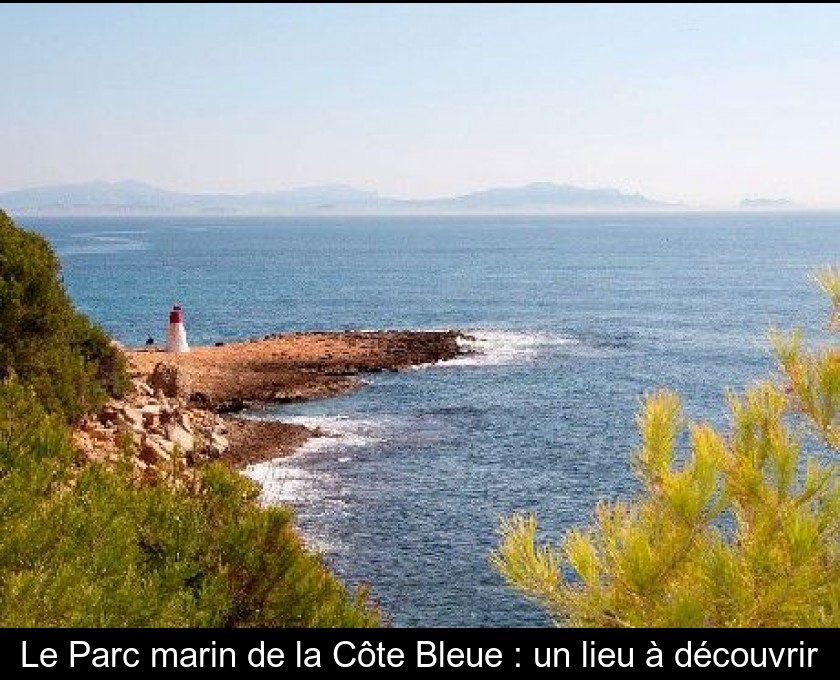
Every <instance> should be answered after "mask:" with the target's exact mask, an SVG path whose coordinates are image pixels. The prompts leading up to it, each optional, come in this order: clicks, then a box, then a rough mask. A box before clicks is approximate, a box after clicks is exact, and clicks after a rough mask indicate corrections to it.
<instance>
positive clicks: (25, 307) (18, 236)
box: [0, 210, 128, 421]
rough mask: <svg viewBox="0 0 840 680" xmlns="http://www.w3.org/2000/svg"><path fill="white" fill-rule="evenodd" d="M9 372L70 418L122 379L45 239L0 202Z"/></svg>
mask: <svg viewBox="0 0 840 680" xmlns="http://www.w3.org/2000/svg"><path fill="white" fill-rule="evenodd" d="M10 376H16V377H17V378H19V379H20V380H22V381H24V382H26V383H27V384H29V385H31V386H32V387H33V388H34V389H35V392H36V394H37V396H38V398H39V400H40V401H41V403H42V404H43V406H44V407H45V408H46V410H47V411H49V412H52V413H59V414H61V415H62V417H64V419H65V420H68V421H72V420H76V419H78V418H80V417H81V416H83V415H85V414H87V413H89V412H92V411H95V410H96V409H97V408H99V407H100V406H101V405H102V404H103V403H104V401H105V399H106V398H107V396H108V395H109V394H111V395H118V394H119V393H121V392H122V391H123V390H125V389H126V387H127V386H128V376H127V374H126V371H125V361H124V358H123V356H122V354H121V353H120V352H119V351H118V350H117V349H116V348H115V347H114V346H113V344H112V343H111V341H110V339H109V338H108V336H107V335H106V334H105V332H104V331H103V330H102V329H101V328H99V327H98V326H96V325H94V324H92V323H91V322H90V320H89V319H88V318H87V317H86V316H85V315H84V314H81V313H80V312H78V311H77V310H76V309H75V308H74V307H73V303H72V301H71V300H70V298H69V296H68V295H67V292H66V291H65V290H64V286H63V284H62V281H61V269H60V266H59V262H58V258H57V257H56V256H55V253H53V251H52V248H50V245H49V243H48V242H47V241H46V239H44V238H43V237H42V236H40V235H38V234H34V233H32V232H28V231H26V230H24V229H21V228H20V227H18V226H17V225H16V224H15V223H14V222H13V221H12V220H11V218H10V217H9V216H8V215H6V214H5V213H4V212H3V211H2V210H0V379H4V378H8V377H10Z"/></svg>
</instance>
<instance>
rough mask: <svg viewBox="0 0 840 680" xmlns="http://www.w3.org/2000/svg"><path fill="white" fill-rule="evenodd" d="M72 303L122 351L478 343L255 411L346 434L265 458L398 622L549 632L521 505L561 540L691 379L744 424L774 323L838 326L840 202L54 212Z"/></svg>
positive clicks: (694, 393)
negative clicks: (515, 562)
mask: <svg viewBox="0 0 840 680" xmlns="http://www.w3.org/2000/svg"><path fill="white" fill-rule="evenodd" d="M19 222H21V223H22V224H23V225H25V226H27V227H29V228H31V229H34V230H36V231H39V232H41V233H43V234H44V235H46V236H47V237H48V238H49V240H50V241H51V242H52V243H53V245H54V246H55V248H56V249H57V252H58V254H59V256H60V258H61V262H62V266H63V272H64V280H65V283H66V286H67V288H68V290H69V291H70V294H71V295H72V297H73V299H74V301H75V302H76V304H77V305H78V306H79V307H80V308H81V309H82V310H83V311H84V312H86V313H87V314H88V315H89V316H91V317H92V318H93V319H94V320H95V321H96V322H98V323H99V324H101V325H102V326H103V327H104V328H105V329H106V330H108V331H109V332H110V333H111V334H113V335H114V336H115V337H116V338H117V339H119V340H120V341H122V342H124V343H126V344H129V345H140V344H142V343H143V342H144V341H145V340H146V338H148V337H153V338H155V340H157V341H158V342H160V341H162V340H163V338H164V336H165V330H166V323H167V318H168V317H167V313H168V311H169V309H170V307H171V305H172V304H173V303H180V304H181V305H182V306H183V307H184V309H185V322H186V328H187V334H188V337H189V340H190V342H191V343H193V344H205V343H213V342H216V341H225V340H234V339H239V338H249V337H256V336H261V335H265V334H267V333H274V332H282V331H299V330H315V329H321V330H338V329H379V328H400V329H448V328H456V329H461V330H463V331H464V332H466V333H469V334H471V335H472V336H474V337H475V340H474V341H471V342H470V343H468V344H469V345H470V346H471V348H472V349H474V350H475V353H474V354H470V355H467V356H464V357H461V358H459V359H456V360H454V361H452V362H448V363H443V364H437V365H432V366H425V367H419V368H417V369H415V370H407V371H403V372H400V373H395V374H392V373H380V374H374V375H370V376H368V377H367V378H366V380H367V384H366V385H365V387H364V388H363V389H361V390H359V391H357V392H355V393H353V394H350V395H347V396H343V397H339V398H334V399H329V400H323V401H314V402H309V403H304V404H295V405H283V406H278V407H273V408H271V409H268V410H263V411H259V412H257V413H255V414H253V415H255V416H257V417H262V418H279V419H281V420H287V421H292V422H300V423H305V424H308V425H313V426H319V427H321V428H322V429H323V430H325V431H327V432H329V433H331V434H333V435H334V436H331V437H325V438H318V439H314V440H312V441H311V442H310V443H308V444H306V445H305V446H304V447H303V449H302V450H301V451H300V452H299V453H298V454H297V455H295V456H292V457H290V458H287V459H284V460H281V461H278V462H273V463H266V464H262V465H258V466H254V467H252V468H250V469H249V470H248V474H249V475H250V476H252V477H254V478H255V479H258V480H260V481H261V482H262V484H263V497H264V500H265V502H267V503H290V504H291V505H292V506H294V508H295V510H296V517H297V520H296V521H297V524H298V526H299V528H300V531H301V533H302V535H303V536H304V537H305V540H306V541H307V543H308V544H309V545H310V546H311V547H312V548H313V549H316V550H319V551H321V552H322V553H323V555H324V557H325V559H326V561H327V562H328V563H329V565H330V566H331V567H332V568H333V569H334V570H335V572H336V573H337V574H339V575H340V577H341V578H342V579H344V580H345V582H347V583H348V584H351V585H353V584H359V583H366V584H369V585H370V587H371V589H372V593H373V595H374V596H375V598H376V599H377V600H378V601H379V602H380V604H381V606H382V608H383V610H384V612H385V613H386V614H387V616H388V617H389V620H390V621H391V622H392V623H393V625H395V626H426V627H431V626H504V627H514V626H533V625H546V624H548V623H549V621H548V619H547V618H546V617H545V615H544V614H543V613H542V611H541V610H540V609H539V608H537V607H536V606H534V605H533V604H531V603H529V602H528V601H527V600H525V599H523V598H522V597H521V596H519V595H518V594H516V593H515V592H513V591H511V590H510V589H509V588H508V587H506V586H505V585H504V583H503V582H502V580H501V578H500V577H499V576H498V575H497V574H496V573H495V572H494V571H493V569H492V568H491V566H490V564H489V561H488V557H489V554H490V551H491V549H492V548H493V547H494V545H495V544H496V542H497V538H498V537H497V529H498V526H499V523H500V520H501V518H503V517H504V516H506V515H508V514H509V513H511V512H512V511H516V510H524V511H530V512H534V513H536V514H537V516H538V518H539V521H540V523H541V526H542V534H543V536H545V537H546V538H551V539H558V538H560V537H561V536H562V534H563V532H564V531H565V530H567V529H569V528H571V527H575V526H581V525H584V524H587V523H588V522H590V521H591V520H592V515H593V509H594V507H595V504H596V503H597V502H598V501H599V500H601V499H617V498H629V497H632V495H633V494H634V493H635V492H636V491H637V488H638V487H637V482H636V479H635V478H634V476H633V472H632V469H631V464H630V461H631V455H632V453H633V451H634V448H635V447H636V445H637V444H638V438H637V433H636V429H635V424H634V416H635V414H636V413H637V411H638V408H639V405H640V400H641V398H642V397H643V395H644V394H645V393H648V392H651V391H653V390H655V389H657V388H661V387H670V388H674V389H676V390H678V391H679V392H680V393H681V394H682V396H683V398H684V402H685V407H686V411H687V414H688V415H689V416H690V417H692V418H695V419H708V420H711V421H712V422H714V423H716V424H723V423H725V421H726V410H725V407H724V393H725V390H726V388H727V387H732V388H740V387H743V386H745V385H748V384H750V383H752V382H754V381H756V380H758V379H760V378H762V377H765V376H767V375H770V374H772V373H773V372H774V370H775V365H774V362H773V359H772V356H771V353H770V347H769V342H768V331H769V330H770V329H771V328H772V327H777V328H780V329H791V328H794V327H801V328H803V329H804V330H805V332H806V334H807V335H808V336H809V337H811V338H813V339H814V340H816V341H818V342H824V341H825V340H826V339H827V337H828V336H827V331H826V322H827V318H828V316H827V315H828V309H829V307H828V303H827V301H826V300H825V299H824V298H823V297H822V295H821V294H820V293H819V291H818V289H817V287H816V285H815V284H814V283H813V281H812V280H811V278H810V277H811V274H812V273H813V272H814V270H815V269H816V268H818V267H820V266H822V265H825V264H830V263H833V262H837V260H838V254H840V214H837V213H810V214H806V213H802V214H794V213H775V214H771V213H741V214H737V213H730V214H699V213H691V214H668V215H665V214H658V215H609V216H605V215H589V216H584V217H522V218H519V217H469V218H462V217H446V218H443V217H399V218H393V217H376V218H371V217H352V218H340V217H318V218H314V217H313V218H290V217H289V218H274V217H271V218H269V217H191V218H182V217H178V218H174V217H170V218H146V217H143V218H141V217H130V218H129V217H125V218H79V217H73V218H64V217H62V218H34V217H26V218H22V219H20V220H19Z"/></svg>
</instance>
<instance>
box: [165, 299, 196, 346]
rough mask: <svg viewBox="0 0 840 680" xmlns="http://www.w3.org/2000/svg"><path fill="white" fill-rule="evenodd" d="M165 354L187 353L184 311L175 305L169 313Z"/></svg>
mask: <svg viewBox="0 0 840 680" xmlns="http://www.w3.org/2000/svg"><path fill="white" fill-rule="evenodd" d="M166 351H167V352H189V351H190V346H189V345H188V344H187V332H186V331H185V330H184V311H183V310H182V309H181V306H180V305H175V306H174V307H173V308H172V311H171V312H169V330H168V331H167V332H166Z"/></svg>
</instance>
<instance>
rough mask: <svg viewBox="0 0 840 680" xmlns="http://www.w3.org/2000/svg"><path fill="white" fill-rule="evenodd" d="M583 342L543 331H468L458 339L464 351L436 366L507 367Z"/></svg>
mask: <svg viewBox="0 0 840 680" xmlns="http://www.w3.org/2000/svg"><path fill="white" fill-rule="evenodd" d="M579 344H580V340H578V339H577V338H574V337H571V336H568V335H560V334H556V333H547V332H541V331H534V332H524V331H509V330H475V331H467V332H466V337H460V338H458V346H459V347H460V349H461V351H462V352H463V354H462V355H460V356H458V357H455V358H454V359H448V360H447V361H442V362H439V363H437V364H433V365H435V366H504V365H509V364H523V363H529V362H531V361H533V360H534V359H536V358H537V357H539V356H540V355H543V354H546V353H548V352H550V351H551V350H552V349H553V348H557V347H561V346H571V345H579ZM418 368H421V367H418Z"/></svg>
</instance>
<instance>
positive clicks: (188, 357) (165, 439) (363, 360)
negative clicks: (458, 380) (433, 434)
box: [75, 331, 463, 480]
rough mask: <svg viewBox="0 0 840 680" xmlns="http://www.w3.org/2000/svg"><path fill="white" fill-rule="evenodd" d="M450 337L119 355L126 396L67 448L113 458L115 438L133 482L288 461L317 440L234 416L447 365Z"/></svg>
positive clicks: (379, 335)
mask: <svg viewBox="0 0 840 680" xmlns="http://www.w3.org/2000/svg"><path fill="white" fill-rule="evenodd" d="M459 337H463V336H462V335H461V334H460V332H458V331H339V332H305V333H284V334H276V335H268V336H265V337H262V338H259V339H251V340H245V341H238V342H228V343H217V344H215V345H213V346H203V347H195V348H193V349H192V350H191V351H190V352H185V353H168V352H164V351H161V350H159V349H156V348H154V347H151V348H142V349H125V350H124V352H125V354H126V358H127V360H128V364H129V369H130V373H131V376H132V382H133V386H134V389H133V391H132V392H131V393H130V394H128V395H126V396H125V397H124V398H123V399H120V400H112V401H111V402H109V403H108V404H107V405H106V406H105V407H104V408H103V409H102V411H101V412H100V413H99V415H98V417H97V418H96V419H91V420H88V421H86V422H84V423H83V424H82V425H81V426H80V427H79V428H77V430H76V433H75V437H76V442H77V447H78V448H79V449H80V451H82V453H83V455H85V456H86V457H88V458H91V459H103V458H105V459H108V460H117V459H118V458H120V457H121V456H124V453H121V452H120V436H123V437H124V438H126V439H130V440H131V441H132V442H133V445H134V446H133V447H129V448H132V449H133V450H134V454H133V461H132V462H133V465H134V468H135V471H136V473H137V474H138V475H142V476H145V477H155V476H156V477H161V476H169V477H177V478H178V479H181V480H184V479H186V480H188V479H190V477H191V471H192V469H193V468H194V467H195V466H196V465H197V464H199V463H200V462H201V461H203V460H206V459H212V458H219V459H222V460H225V461H227V462H229V463H230V464H231V465H233V466H235V467H244V466H245V465H247V464H249V463H254V462H259V461H263V460H270V459H272V458H277V457H280V456H284V455H288V454H289V453H291V452H293V451H294V450H295V449H297V448H298V447H299V446H300V445H301V444H302V443H303V442H305V441H306V440H307V439H309V438H310V437H313V436H320V435H322V434H323V433H321V432H319V431H317V430H312V429H310V428H306V427H304V426H302V425H298V424H292V423H283V422H279V421H273V420H272V421H268V420H257V419H252V418H245V417H242V416H241V412H242V411H244V410H246V409H253V408H260V407H264V406H267V405H270V404H276V403H284V402H293V401H303V400H309V399H318V398H324V397H330V396H335V395H338V394H343V393H346V392H349V391H351V390H353V389H356V388H358V387H359V386H361V385H362V384H363V383H364V381H363V378H362V376H363V374H365V373H374V372H381V371H399V370H401V369H404V368H408V367H410V366H416V365H420V364H428V363H435V362H438V361H445V360H447V359H452V358H454V357H456V356H457V355H459V354H461V353H462V350H461V349H460V347H459V344H458V338H459ZM173 471H175V472H173Z"/></svg>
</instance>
